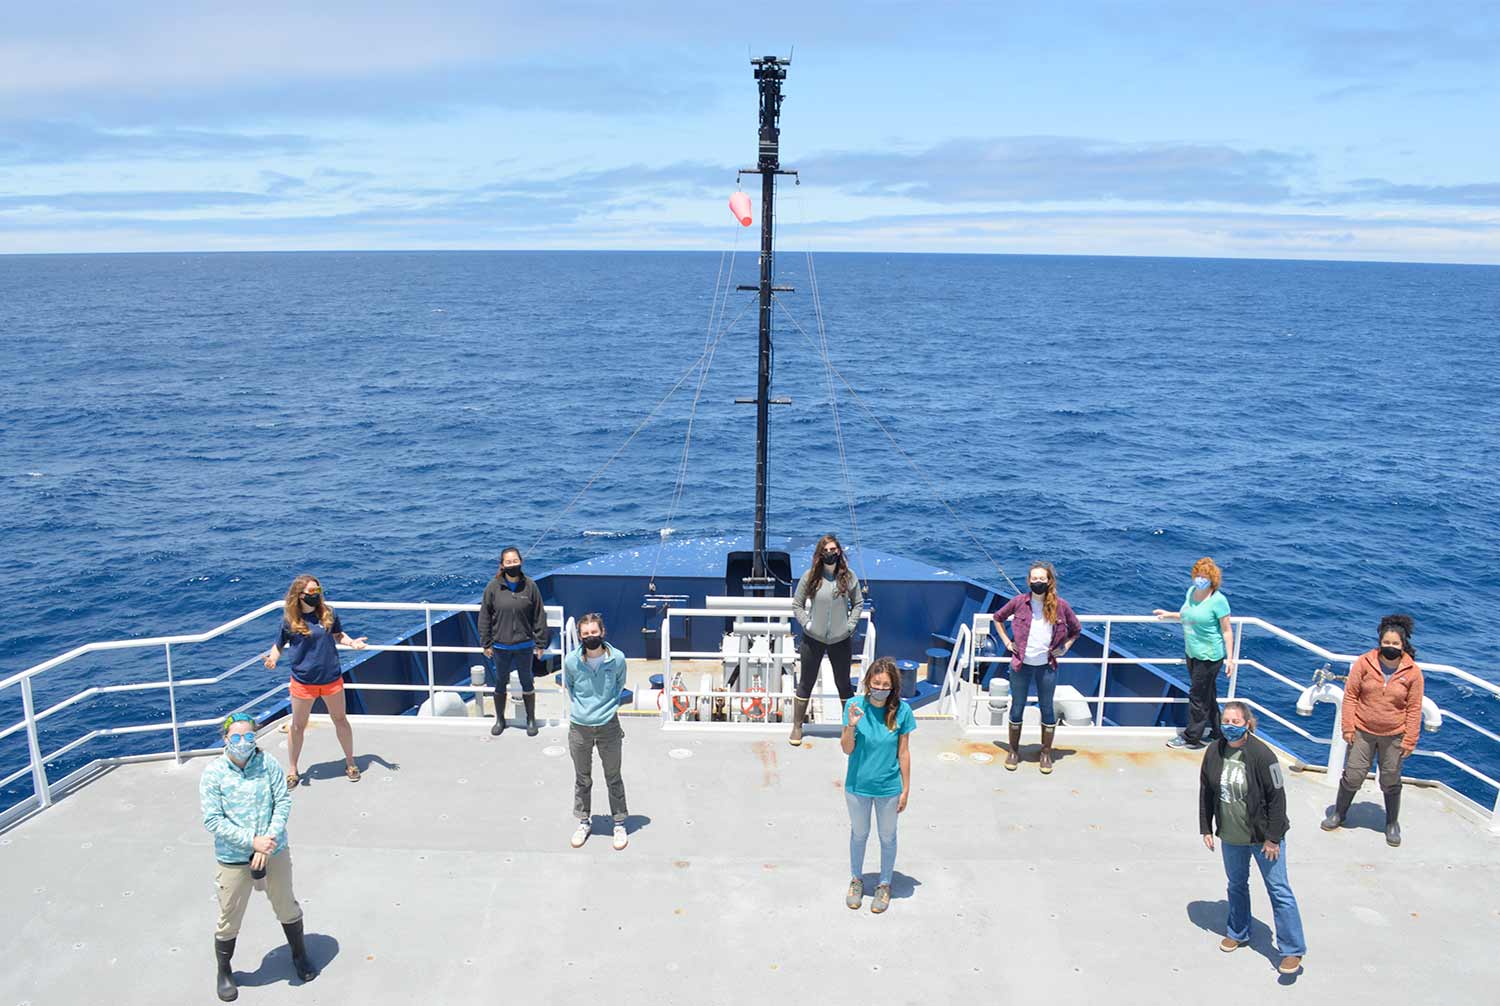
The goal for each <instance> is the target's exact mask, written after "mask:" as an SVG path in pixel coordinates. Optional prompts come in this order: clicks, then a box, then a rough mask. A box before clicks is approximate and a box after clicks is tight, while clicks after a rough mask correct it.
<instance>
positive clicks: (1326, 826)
mask: <svg viewBox="0 0 1500 1006" xmlns="http://www.w3.org/2000/svg"><path fill="white" fill-rule="evenodd" d="M1353 802H1354V790H1352V789H1350V788H1349V787H1347V786H1345V785H1344V784H1343V783H1342V782H1340V783H1339V795H1338V799H1336V800H1335V801H1334V804H1333V809H1332V810H1330V811H1329V812H1328V816H1327V817H1325V818H1323V823H1322V824H1320V825H1318V827H1320V828H1322V829H1323V830H1324V831H1335V830H1337V829H1339V828H1341V827H1343V825H1344V817H1345V816H1346V815H1347V814H1348V813H1349V805H1350V804H1351V803H1353Z"/></svg>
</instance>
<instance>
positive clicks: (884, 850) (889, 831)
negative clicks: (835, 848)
mask: <svg viewBox="0 0 1500 1006" xmlns="http://www.w3.org/2000/svg"><path fill="white" fill-rule="evenodd" d="M844 799H845V800H846V801H848V804H849V875H850V876H851V877H861V876H863V875H864V872H865V844H866V843H868V842H869V841H870V811H871V810H874V811H875V828H876V830H877V831H878V832H879V833H880V882H881V883H882V884H889V883H890V882H891V877H892V876H894V875H895V873H896V815H897V811H896V807H897V806H898V805H899V804H900V803H901V797H899V796H856V795H855V794H853V793H850V792H848V791H845V793H844Z"/></svg>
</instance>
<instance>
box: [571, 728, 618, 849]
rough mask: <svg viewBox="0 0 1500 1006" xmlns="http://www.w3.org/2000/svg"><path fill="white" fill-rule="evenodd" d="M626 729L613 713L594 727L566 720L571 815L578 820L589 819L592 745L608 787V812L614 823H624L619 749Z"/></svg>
mask: <svg viewBox="0 0 1500 1006" xmlns="http://www.w3.org/2000/svg"><path fill="white" fill-rule="evenodd" d="M624 740H625V731H624V729H623V728H622V727H621V726H620V718H619V717H618V716H616V717H615V718H614V719H612V720H610V721H609V722H608V723H605V724H603V725H601V726H597V727H586V726H583V725H582V724H579V723H570V724H568V753H569V754H571V755H572V756H573V816H574V817H575V818H577V819H578V820H580V821H588V820H590V819H591V815H590V813H589V809H590V808H591V807H592V806H593V798H594V748H596V747H597V748H598V749H599V761H600V762H601V763H602V764H603V765H604V781H605V783H606V784H607V785H608V787H609V812H610V814H611V815H613V817H614V819H615V824H624V823H625V815H626V813H627V812H626V810H625V780H624V779H623V778H621V777H620V749H621V746H622V744H623V743H624Z"/></svg>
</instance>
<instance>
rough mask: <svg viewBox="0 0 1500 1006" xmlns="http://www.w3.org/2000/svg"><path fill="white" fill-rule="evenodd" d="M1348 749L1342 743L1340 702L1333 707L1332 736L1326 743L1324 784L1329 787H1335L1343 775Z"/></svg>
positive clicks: (1341, 705)
mask: <svg viewBox="0 0 1500 1006" xmlns="http://www.w3.org/2000/svg"><path fill="white" fill-rule="evenodd" d="M1348 747H1349V745H1347V744H1345V743H1344V704H1343V703H1342V702H1340V703H1339V704H1338V705H1336V706H1334V707H1333V736H1332V737H1330V738H1329V743H1328V778H1327V779H1326V780H1325V782H1326V783H1327V784H1328V785H1329V786H1337V785H1338V784H1339V779H1341V778H1342V777H1343V775H1344V756H1345V754H1346V753H1347V750H1346V749H1347V748H1348Z"/></svg>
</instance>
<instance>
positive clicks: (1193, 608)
mask: <svg viewBox="0 0 1500 1006" xmlns="http://www.w3.org/2000/svg"><path fill="white" fill-rule="evenodd" d="M1222 581H1223V574H1221V573H1220V572H1219V567H1218V565H1217V564H1216V563H1215V562H1214V561H1213V560H1212V559H1210V558H1208V557H1207V556H1204V557H1203V558H1202V559H1199V560H1198V561H1197V562H1195V563H1193V585H1192V586H1191V587H1189V588H1188V590H1187V593H1186V594H1185V595H1183V598H1182V607H1181V608H1180V609H1178V610H1177V611H1163V610H1162V609H1160V608H1157V609H1156V611H1155V612H1154V614H1155V615H1156V617H1157V618H1160V619H1168V620H1175V621H1180V622H1181V623H1182V641H1183V644H1184V647H1185V648H1186V650H1187V668H1188V681H1189V682H1190V684H1189V689H1188V719H1187V727H1186V728H1184V729H1183V731H1182V733H1181V734H1180V735H1178V736H1176V737H1173V738H1172V739H1171V740H1169V741H1167V747H1173V748H1192V749H1197V748H1201V747H1202V746H1203V742H1204V740H1205V735H1206V734H1208V733H1210V732H1211V733H1212V734H1213V736H1214V737H1218V736H1219V689H1218V681H1219V672H1220V671H1222V670H1223V669H1224V664H1225V662H1226V661H1227V662H1228V664H1229V676H1230V677H1231V678H1232V677H1234V628H1233V626H1231V625H1230V622H1229V599H1228V598H1227V597H1225V596H1224V595H1223V594H1221V593H1219V584H1220V583H1221V582H1222Z"/></svg>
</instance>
